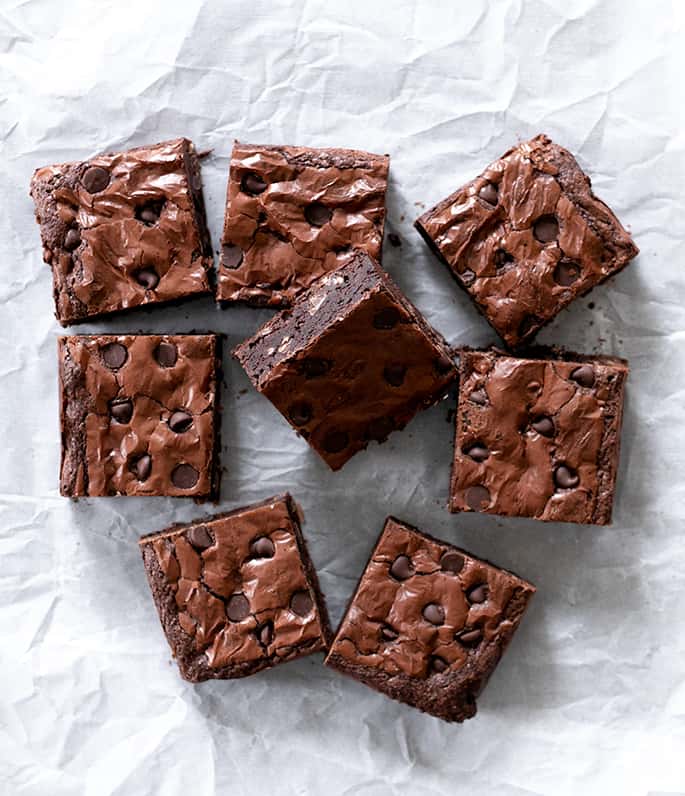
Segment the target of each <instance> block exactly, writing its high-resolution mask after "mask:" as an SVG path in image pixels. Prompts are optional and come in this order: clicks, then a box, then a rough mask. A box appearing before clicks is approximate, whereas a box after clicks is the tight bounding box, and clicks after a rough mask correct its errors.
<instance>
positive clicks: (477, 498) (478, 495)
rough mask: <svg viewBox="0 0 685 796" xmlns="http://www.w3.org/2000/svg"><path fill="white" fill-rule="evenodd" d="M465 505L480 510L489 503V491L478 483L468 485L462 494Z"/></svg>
mask: <svg viewBox="0 0 685 796" xmlns="http://www.w3.org/2000/svg"><path fill="white" fill-rule="evenodd" d="M464 499H465V500H466V505H467V506H468V507H469V508H470V509H473V511H482V510H483V509H486V508H487V507H488V506H489V505H490V492H488V490H487V489H486V488H485V487H484V486H481V485H480V484H479V485H477V486H470V487H469V488H468V489H467V490H466V493H465V495H464Z"/></svg>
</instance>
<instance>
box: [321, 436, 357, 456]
mask: <svg viewBox="0 0 685 796" xmlns="http://www.w3.org/2000/svg"><path fill="white" fill-rule="evenodd" d="M349 444H350V436H349V434H348V433H347V432H346V431H329V432H328V434H326V436H325V437H324V438H323V449H324V450H325V451H326V452H327V453H340V451H342V450H345V448H346V447H347V446H348V445H349Z"/></svg>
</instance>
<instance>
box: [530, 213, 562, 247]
mask: <svg viewBox="0 0 685 796" xmlns="http://www.w3.org/2000/svg"><path fill="white" fill-rule="evenodd" d="M533 235H535V237H536V238H537V239H538V240H539V241H540V243H551V242H552V241H553V240H556V239H557V238H558V237H559V222H558V221H557V219H556V216H553V215H547V216H540V218H538V220H537V221H536V222H535V223H534V224H533Z"/></svg>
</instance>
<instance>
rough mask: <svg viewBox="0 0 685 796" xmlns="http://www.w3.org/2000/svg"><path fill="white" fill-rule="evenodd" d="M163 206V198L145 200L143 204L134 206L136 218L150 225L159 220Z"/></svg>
mask: <svg viewBox="0 0 685 796" xmlns="http://www.w3.org/2000/svg"><path fill="white" fill-rule="evenodd" d="M163 208H164V200H163V199H155V200H153V201H151V202H146V203H145V204H144V205H141V206H140V207H136V218H137V219H138V221H142V222H143V223H144V224H147V225H148V226H152V225H153V224H156V223H157V222H158V221H159V217H160V216H161V215H162V209H163Z"/></svg>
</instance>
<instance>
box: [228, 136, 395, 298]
mask: <svg viewBox="0 0 685 796" xmlns="http://www.w3.org/2000/svg"><path fill="white" fill-rule="evenodd" d="M389 161H390V159H389V158H388V156H387V155H374V154H371V153H370V152H360V151H357V150H353V149H312V148H308V147H292V146H255V145H252V144H241V143H238V142H236V143H235V145H234V147H233V153H232V156H231V166H230V171H229V181H228V191H227V197H226V217H225V222H224V231H223V236H222V240H221V243H222V250H221V264H220V267H219V275H218V289H217V298H218V299H219V300H220V301H225V302H229V301H242V302H247V303H249V304H253V305H256V306H271V307H286V306H289V305H290V304H291V303H292V301H293V299H294V298H295V296H296V295H297V294H298V293H300V292H302V291H303V290H305V289H306V288H307V287H309V285H310V284H311V283H312V282H313V281H314V280H315V279H317V278H318V277H320V276H322V275H323V274H325V273H327V272H328V271H332V270H334V269H336V268H338V267H339V266H340V264H341V262H342V261H343V260H344V259H345V257H346V256H347V255H348V254H349V252H350V250H351V249H352V248H358V249H363V250H365V251H366V252H368V253H369V254H370V255H371V256H372V257H374V258H376V259H377V260H380V255H381V246H382V243H383V228H384V224H385V192H386V188H387V181H388V166H389Z"/></svg>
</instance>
